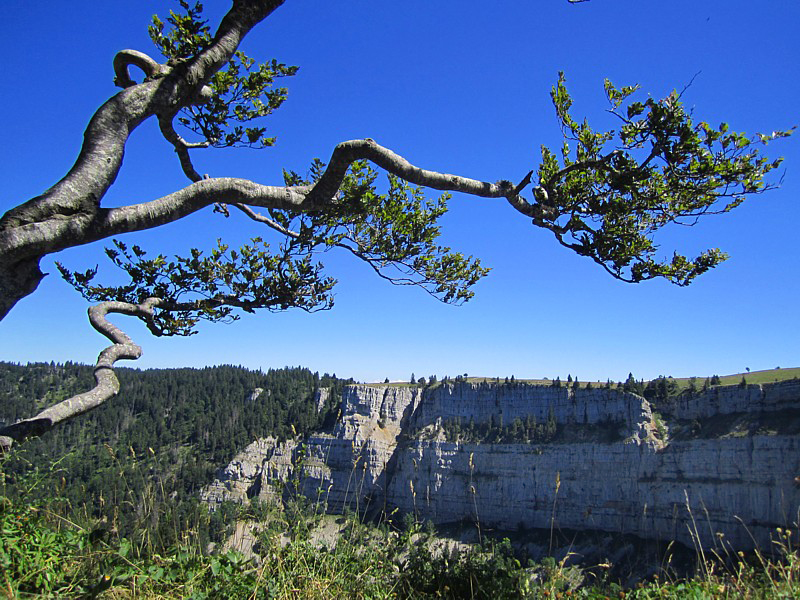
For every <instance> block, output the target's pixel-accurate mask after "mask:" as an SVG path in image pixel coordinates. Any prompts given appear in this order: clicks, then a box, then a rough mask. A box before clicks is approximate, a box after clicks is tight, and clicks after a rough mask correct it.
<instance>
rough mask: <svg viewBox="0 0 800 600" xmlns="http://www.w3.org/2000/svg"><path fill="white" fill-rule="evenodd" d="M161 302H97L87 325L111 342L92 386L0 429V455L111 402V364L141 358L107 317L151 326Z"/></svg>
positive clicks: (116, 387)
mask: <svg viewBox="0 0 800 600" xmlns="http://www.w3.org/2000/svg"><path fill="white" fill-rule="evenodd" d="M160 303H161V300H160V299H158V298H148V299H147V300H145V301H144V302H143V303H142V304H130V303H128V302H101V303H100V304H97V305H95V306H92V307H90V308H89V322H90V323H91V324H92V327H94V328H95V329H96V330H97V331H98V332H100V333H101V334H103V335H104V336H105V337H107V338H108V339H109V340H111V341H112V342H113V344H112V345H111V346H108V347H107V348H106V349H105V350H103V351H102V352H101V353H100V356H98V358H97V363H96V364H95V368H94V379H95V386H94V388H92V389H91V390H89V391H88V392H84V393H83V394H78V395H77V396H73V397H72V398H69V399H67V400H64V401H62V402H59V403H58V404H54V405H53V406H50V407H48V408H46V409H44V410H43V411H42V412H40V413H39V414H38V415H36V416H35V417H31V418H29V419H23V420H21V421H18V422H16V423H14V424H13V425H8V426H6V427H4V428H2V429H0V452H3V451H7V450H8V449H10V448H11V446H12V445H13V443H14V442H17V443H19V442H22V441H23V440H25V439H27V438H29V437H34V436H39V435H42V434H43V433H45V432H47V431H49V430H51V429H52V428H53V427H55V426H56V425H58V424H59V423H62V422H64V421H67V420H68V419H71V418H73V417H76V416H78V415H80V414H83V413H85V412H87V411H90V410H92V409H93V408H97V407H98V406H100V405H101V404H103V403H104V402H105V401H106V400H109V399H110V398H113V397H114V396H116V395H117V393H118V392H119V380H118V379H117V376H116V374H115V373H114V363H116V362H117V361H118V360H122V359H128V360H136V359H137V358H139V357H140V356H141V355H142V349H141V348H140V347H139V346H137V345H136V344H134V343H133V340H131V338H129V337H128V335H127V334H126V333H125V332H124V331H122V330H121V329H120V328H119V327H116V326H115V325H113V324H112V323H110V322H109V321H108V320H107V319H106V315H107V314H108V313H120V314H124V315H131V316H134V317H139V318H140V319H142V320H144V321H145V322H146V323H148V327H150V326H151V323H150V319H151V318H152V316H153V308H155V307H156V306H158V305H159V304H160Z"/></svg>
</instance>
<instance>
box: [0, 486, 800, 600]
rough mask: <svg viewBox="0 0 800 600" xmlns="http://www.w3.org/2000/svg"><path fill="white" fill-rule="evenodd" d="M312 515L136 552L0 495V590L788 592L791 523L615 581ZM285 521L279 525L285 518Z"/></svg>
mask: <svg viewBox="0 0 800 600" xmlns="http://www.w3.org/2000/svg"><path fill="white" fill-rule="evenodd" d="M315 518H316V517H314V516H313V515H312V516H310V517H298V516H297V513H296V512H294V513H292V512H288V511H283V512H275V513H273V514H272V515H271V518H270V520H269V523H270V524H269V525H265V526H263V529H262V530H261V531H260V533H259V534H258V542H257V543H256V545H255V546H254V557H253V558H245V556H244V555H242V554H240V553H238V552H235V551H232V550H226V551H222V552H220V553H218V554H214V555H205V554H204V553H203V552H202V551H201V549H200V548H197V547H196V545H193V544H192V543H191V542H190V541H188V540H189V539H191V538H190V537H187V541H186V542H185V543H183V544H181V545H179V546H176V547H173V548H169V549H166V550H164V551H162V552H152V553H145V554H143V555H139V556H134V554H135V553H134V552H132V551H131V550H132V543H131V542H130V541H129V540H127V539H124V538H123V539H115V538H114V537H113V535H109V534H108V532H106V531H103V530H101V529H94V530H93V529H91V528H89V527H86V526H80V525H78V524H76V523H73V522H71V521H69V520H68V519H66V518H65V517H64V516H63V515H58V514H55V513H53V512H51V511H49V510H48V509H47V508H46V507H44V506H40V507H33V506H27V505H21V504H19V503H16V504H15V503H14V502H12V501H11V500H9V499H7V498H0V573H2V574H1V575H0V595H2V596H5V597H7V598H25V597H34V596H36V597H52V598H168V599H171V598H176V599H177V598H198V599H199V598H320V599H321V598H434V597H444V598H491V599H499V598H569V597H573V598H607V597H614V598H643V599H651V598H652V599H655V598H730V597H737V598H797V597H800V581H799V578H800V556H799V555H798V551H797V541H798V540H797V532H796V531H786V530H782V531H779V532H778V538H777V540H776V548H777V549H778V550H779V558H778V559H775V560H773V559H767V558H766V557H765V556H764V555H763V554H761V553H755V554H753V555H751V556H745V555H743V554H740V555H739V556H738V560H737V561H736V563H735V564H731V565H728V566H727V567H725V566H723V565H721V564H720V563H705V564H701V565H700V568H699V575H697V576H696V577H694V578H692V579H688V580H683V581H672V580H667V581H662V580H659V579H658V578H657V577H656V578H653V579H652V580H650V581H647V582H641V583H639V584H637V585H636V587H634V588H632V589H623V588H622V587H621V586H619V585H618V584H616V583H614V582H610V581H608V580H606V579H605V578H604V576H603V573H604V572H608V569H609V568H610V567H611V566H612V565H608V564H602V565H597V566H596V567H594V568H593V569H581V568H579V567H574V566H565V561H562V562H560V563H558V562H556V561H555V560H553V559H546V560H544V561H543V562H542V563H541V564H523V563H522V562H520V560H519V559H518V558H516V557H515V555H514V551H513V549H512V547H511V544H510V543H509V542H508V540H503V541H501V542H497V541H486V542H485V543H484V544H483V545H480V546H473V547H471V548H467V549H464V548H462V549H457V548H455V547H448V546H446V545H443V544H442V542H441V540H439V539H438V538H437V537H436V536H435V534H434V532H433V531H432V528H430V529H428V530H423V528H422V527H420V525H419V524H417V523H414V522H413V520H410V521H408V522H407V527H405V528H403V529H402V530H400V531H394V530H391V529H390V528H388V527H385V526H384V527H374V526H367V525H363V524H361V523H359V522H358V521H357V520H355V519H354V518H352V517H347V518H346V522H345V526H344V528H343V530H342V532H341V533H340V535H339V538H338V542H337V543H336V544H335V545H334V546H325V545H321V544H319V543H317V542H314V541H313V540H312V538H311V536H310V532H311V531H312V530H313V527H314V519H315ZM290 520H291V521H292V522H291V523H289V522H288V521H290Z"/></svg>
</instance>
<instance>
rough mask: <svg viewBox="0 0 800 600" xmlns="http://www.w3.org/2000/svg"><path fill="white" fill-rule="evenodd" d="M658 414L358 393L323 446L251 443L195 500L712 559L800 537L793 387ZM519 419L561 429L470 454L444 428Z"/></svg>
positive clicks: (615, 396)
mask: <svg viewBox="0 0 800 600" xmlns="http://www.w3.org/2000/svg"><path fill="white" fill-rule="evenodd" d="M662 412H663V413H664V419H665V420H666V422H665V421H662V417H660V416H657V415H655V416H654V414H653V412H652V410H651V407H650V405H649V404H648V402H647V401H646V400H644V399H643V398H641V397H639V396H637V395H634V394H629V393H625V392H618V391H616V390H606V389H590V390H586V389H578V390H573V389H572V388H567V387H545V386H533V385H525V384H511V385H508V384H487V383H482V384H469V383H457V384H450V383H448V384H442V385H439V386H438V387H436V388H434V389H427V390H425V391H424V392H423V390H421V389H419V388H416V387H384V386H365V385H355V386H350V387H348V388H346V389H345V391H344V393H343V398H342V416H341V419H340V420H339V421H338V423H337V424H336V426H335V428H334V430H333V431H332V432H330V433H320V434H315V435H311V436H309V437H308V438H306V439H305V440H303V441H302V444H300V442H299V440H298V441H288V442H284V443H282V444H279V443H277V442H276V441H275V440H271V439H270V440H259V441H256V442H254V443H253V444H251V445H250V446H249V447H248V448H247V449H245V451H244V452H243V453H242V454H240V455H239V456H237V457H236V459H234V461H233V462H232V463H231V464H230V465H228V466H227V467H226V468H225V469H224V470H223V471H222V472H221V473H220V476H219V478H218V480H217V481H215V482H214V483H213V484H212V485H211V486H209V487H208V488H207V489H206V490H204V492H203V498H204V499H205V500H206V501H207V502H209V503H210V504H211V505H214V504H215V503H217V502H221V501H223V500H227V499H229V500H244V499H246V498H249V497H250V498H252V497H258V498H262V499H267V498H272V497H275V496H276V495H281V494H285V493H287V492H289V491H290V492H292V493H293V492H296V491H300V492H301V493H303V494H305V495H306V496H307V497H309V498H311V499H313V500H317V501H319V502H322V503H324V504H325V507H326V509H327V510H329V511H331V512H338V511H341V510H342V509H343V508H344V507H345V506H347V507H349V508H351V509H356V510H359V511H370V510H386V511H389V512H391V511H392V510H394V509H398V510H399V511H400V512H403V513H413V514H415V515H416V516H417V517H418V518H419V519H431V520H432V521H433V522H435V523H447V522H453V521H459V520H470V521H476V522H479V523H480V524H481V525H482V526H485V527H495V528H503V529H518V528H549V527H551V526H553V527H560V528H568V529H578V530H600V531H610V532H621V533H631V534H635V535H638V536H640V537H643V538H657V539H674V540H678V541H680V542H682V543H684V544H687V545H692V544H697V543H700V544H702V545H703V546H704V547H706V548H709V547H719V546H720V545H723V544H724V545H726V547H727V545H728V544H730V546H732V547H733V548H735V549H740V548H748V547H751V546H752V545H753V544H754V543H757V544H759V545H761V546H762V547H768V546H769V540H770V534H771V533H772V532H773V531H774V529H775V528H776V527H785V526H790V525H792V523H796V522H797V521H798V516H799V515H798V511H799V510H800V486H798V483H797V481H798V480H796V479H795V478H796V477H798V475H800V382H798V381H789V382H784V383H778V384H770V385H763V386H759V385H750V386H727V387H714V388H711V389H710V390H708V391H707V392H705V393H703V394H699V395H695V396H693V397H681V398H679V399H678V400H677V401H676V402H674V403H673V404H672V405H670V406H669V407H665V408H663V409H662ZM516 419H520V420H525V419H528V420H529V421H531V420H532V421H535V422H538V423H542V422H544V421H546V420H548V419H549V420H555V422H556V424H557V426H558V434H557V435H556V436H555V438H554V439H551V440H549V441H548V443H495V444H490V443H475V442H470V443H466V442H463V441H448V440H447V439H446V436H445V428H444V427H443V426H442V425H443V423H447V422H451V423H452V422H458V423H461V424H463V425H466V424H467V423H470V424H474V423H478V424H480V423H488V422H493V423H505V424H510V423H512V422H513V421H514V420H516ZM720 424H721V425H720ZM670 427H671V428H672V429H673V432H674V434H675V435H674V436H673V439H670V437H669V435H665V434H666V433H667V429H668V428H670ZM604 430H606V431H607V430H612V432H611V433H612V434H613V435H608V436H606V435H599V433H602V432H603V431H604ZM665 437H666V439H664V438H665Z"/></svg>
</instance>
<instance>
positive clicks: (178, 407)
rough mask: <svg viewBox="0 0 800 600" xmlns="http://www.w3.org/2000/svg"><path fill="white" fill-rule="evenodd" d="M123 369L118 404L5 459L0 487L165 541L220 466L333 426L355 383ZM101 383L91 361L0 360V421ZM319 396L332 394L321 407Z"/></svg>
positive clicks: (273, 374)
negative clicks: (262, 445) (250, 448)
mask: <svg viewBox="0 0 800 600" xmlns="http://www.w3.org/2000/svg"><path fill="white" fill-rule="evenodd" d="M117 373H118V376H119V379H120V383H121V391H120V394H119V395H118V396H117V397H115V398H113V399H111V400H109V401H108V402H107V403H106V404H105V405H103V406H101V407H99V408H98V409H96V410H94V411H91V412H89V413H87V414H85V415H82V416H80V417H77V418H75V419H73V420H72V421H69V422H67V423H65V424H64V425H63V426H61V427H59V428H56V429H55V430H53V431H52V432H50V433H48V434H46V435H45V436H43V437H42V438H40V439H34V440H31V441H29V442H27V443H25V444H23V445H22V446H20V447H18V448H17V449H16V450H15V451H14V452H12V453H10V454H9V456H6V457H4V458H3V462H2V463H0V469H2V475H3V483H4V486H3V490H2V491H3V492H4V493H6V494H14V493H19V492H20V487H19V485H18V484H19V483H20V482H22V481H25V482H26V483H25V490H28V489H30V488H32V490H31V491H26V494H27V495H28V496H29V498H28V499H31V497H36V496H37V495H38V496H40V497H43V498H52V497H57V498H58V499H59V501H61V502H65V503H68V504H69V505H71V506H72V507H73V508H74V509H76V510H80V511H82V512H83V513H84V514H86V516H89V517H106V519H107V521H108V522H113V523H114V526H115V527H117V528H121V529H124V530H126V531H127V532H129V533H130V532H133V531H137V530H138V531H141V528H142V527H143V526H146V527H147V528H148V529H149V530H150V534H151V535H153V536H157V537H158V538H159V539H160V540H161V543H163V544H165V545H167V544H168V543H169V542H170V539H169V538H170V536H173V537H174V536H175V535H178V532H180V531H184V530H186V525H187V523H183V521H185V520H187V519H190V520H195V521H196V519H197V511H198V510H201V509H199V507H198V506H197V502H196V498H197V493H198V491H199V490H200V488H201V487H202V486H204V485H206V484H208V483H209V482H210V481H211V480H212V479H213V476H214V472H215V471H216V469H218V468H219V467H220V466H224V465H225V464H227V463H228V462H229V461H230V460H231V459H232V458H233V456H234V455H235V454H236V453H237V452H239V451H241V450H242V449H243V448H244V447H245V446H246V445H247V444H249V443H250V442H252V441H254V440H255V439H257V438H259V437H265V436H267V435H272V436H275V437H278V438H287V437H291V436H294V435H295V434H298V435H302V434H305V433H307V432H309V431H311V430H314V429H318V428H320V427H322V426H323V425H325V424H326V421H327V423H331V422H332V420H333V419H334V418H335V416H336V412H337V411H338V409H339V399H340V398H341V389H342V387H343V385H345V384H346V383H351V382H352V380H342V379H339V378H337V377H336V376H335V375H328V374H324V375H322V376H320V375H319V374H318V373H312V372H311V371H310V370H308V369H305V368H299V367H297V368H288V367H287V368H283V369H270V370H269V371H267V372H266V373H265V372H261V371H251V370H248V369H245V368H243V367H237V366H219V367H208V368H203V369H188V368H187V369H152V370H146V371H139V370H134V369H118V370H117ZM93 384H94V379H93V375H92V367H90V366H87V365H80V364H75V363H66V364H54V363H50V364H47V363H39V364H29V365H18V364H11V363H3V362H0V398H2V402H1V403H0V420H2V421H5V422H13V421H15V420H17V419H19V418H23V417H28V416H31V415H33V414H35V412H36V411H37V410H39V409H41V408H43V407H44V406H47V405H50V404H53V403H54V402H58V401H60V400H63V399H65V398H67V397H69V396H71V395H74V394H76V393H79V392H83V391H86V390H88V389H90V388H91V387H92V385H93ZM259 388H260V389H261V390H262V391H261V392H260V393H258V394H254V393H253V392H254V391H255V390H257V389H259ZM320 388H330V390H331V393H330V395H329V396H328V399H327V402H326V403H325V404H324V406H322V408H321V410H319V411H318V410H317V405H316V400H315V395H316V391H317V390H318V389H320ZM52 465H55V466H52ZM144 504H147V506H144ZM145 515H146V516H147V521H148V522H147V523H142V522H141V521H142V519H143V517H144V516H145ZM192 525H193V527H194V526H195V525H196V523H193V524H192Z"/></svg>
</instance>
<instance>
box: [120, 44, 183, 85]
mask: <svg viewBox="0 0 800 600" xmlns="http://www.w3.org/2000/svg"><path fill="white" fill-rule="evenodd" d="M130 65H133V66H135V67H139V68H140V69H141V70H142V71H143V72H144V75H145V79H154V78H156V77H163V76H165V75H167V74H168V73H169V72H170V71H171V69H170V68H169V67H168V66H166V65H162V64H159V63H157V62H156V61H155V60H153V59H152V58H150V57H149V56H148V55H147V54H145V53H144V52H139V51H138V50H120V51H119V52H117V55H116V56H115V57H114V85H116V86H117V87H121V88H129V87H131V86H132V85H136V82H135V81H134V80H133V79H131V76H130V73H129V72H128V67H129V66H130Z"/></svg>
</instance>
